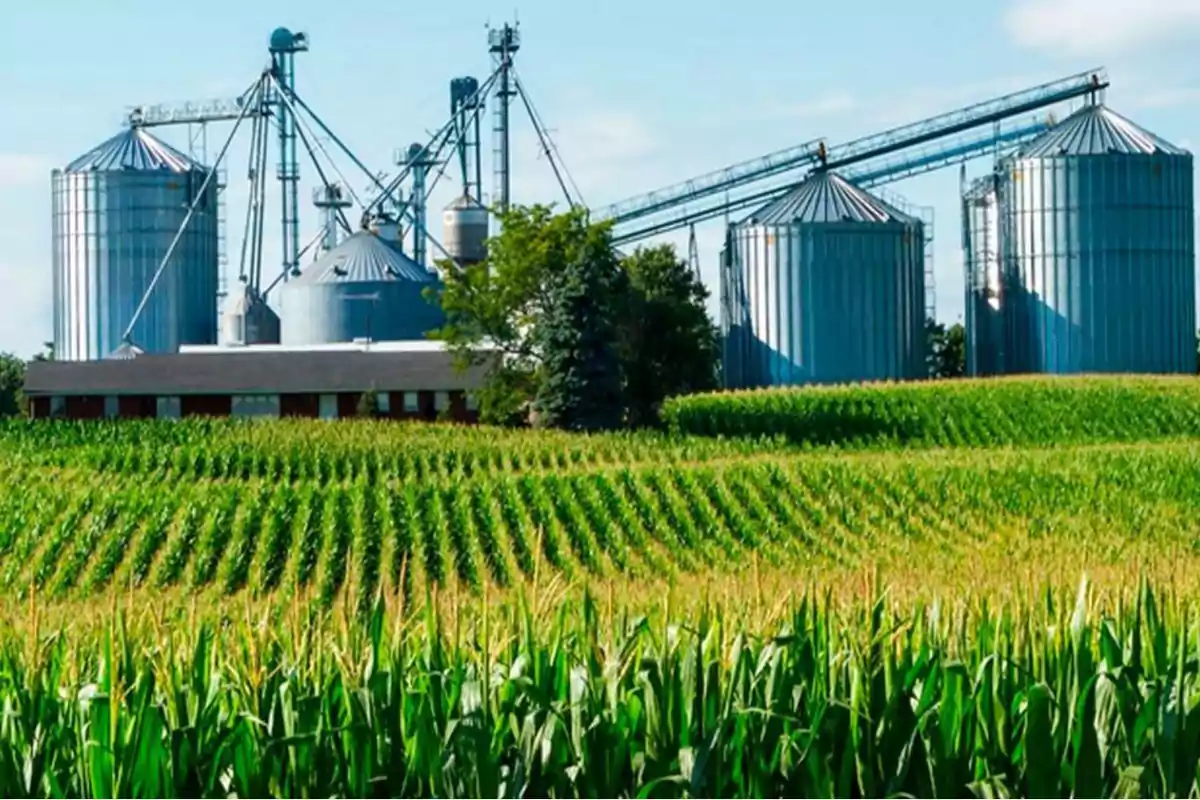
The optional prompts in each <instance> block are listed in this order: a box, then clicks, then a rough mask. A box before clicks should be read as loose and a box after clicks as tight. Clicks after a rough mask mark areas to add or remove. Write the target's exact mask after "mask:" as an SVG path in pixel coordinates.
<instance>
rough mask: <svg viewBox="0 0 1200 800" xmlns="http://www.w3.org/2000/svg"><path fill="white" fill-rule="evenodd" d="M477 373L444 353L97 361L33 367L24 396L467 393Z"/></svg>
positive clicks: (232, 352) (230, 354)
mask: <svg viewBox="0 0 1200 800" xmlns="http://www.w3.org/2000/svg"><path fill="white" fill-rule="evenodd" d="M484 370H485V368H484V367H471V368H470V369H468V370H467V371H466V372H462V373H460V372H458V371H457V370H456V369H455V367H454V363H453V355H452V354H451V353H450V352H448V351H444V350H413V351H408V352H395V351H392V352H388V351H379V352H370V351H368V352H330V351H321V350H309V351H306V350H282V351H278V352H262V351H257V352H256V351H248V350H242V349H241V348H229V349H228V350H227V351H225V352H220V353H213V352H207V353H162V354H159V353H147V354H143V355H139V356H137V357H136V358H129V359H122V360H101V361H33V362H30V363H29V364H28V365H27V367H26V373H25V394H27V395H29V396H31V397H35V396H38V395H158V396H172V395H196V394H333V393H337V392H362V391H367V390H368V389H375V390H376V391H381V392H402V391H403V392H410V391H421V390H427V391H451V390H472V389H477V388H479V387H480V386H482V384H483V377H484Z"/></svg>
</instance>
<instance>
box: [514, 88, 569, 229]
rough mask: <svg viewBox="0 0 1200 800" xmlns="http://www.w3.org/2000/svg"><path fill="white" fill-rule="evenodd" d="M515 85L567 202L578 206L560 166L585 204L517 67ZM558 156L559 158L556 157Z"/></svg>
mask: <svg viewBox="0 0 1200 800" xmlns="http://www.w3.org/2000/svg"><path fill="white" fill-rule="evenodd" d="M512 73H513V85H515V86H516V88H517V94H518V96H520V98H521V102H522V103H523V104H524V106H525V112H526V113H527V114H529V121H530V122H532V123H533V129H534V131H535V132H536V133H537V135H538V140H539V141H540V142H541V145H542V152H543V153H545V154H546V160H547V161H549V162H550V169H552V170H554V177H555V179H556V180H557V181H558V186H559V188H560V189H562V193H563V195H564V196H565V197H566V198H567V204H568V205H569V206H570V207H571V208H575V207H576V203H575V201H574V200H572V199H571V193H570V192H569V191H568V190H567V185H566V183H564V182H563V176H562V174H559V166H560V165H561V167H562V172H563V174H565V175H566V177H567V181H568V182H570V184H571V187H572V188H573V189H574V190H575V195H576V197H578V198H579V203H578V205H585V203H584V201H583V192H581V191H579V185H578V184H577V183H575V178H573V177H572V176H571V171H570V170H569V169H567V164H566V161H565V160H564V159H563V157H562V153H561V152H559V150H558V145H557V144H555V142H554V140H553V139H552V138H551V137H550V131H549V130H548V129H547V128H546V125H545V123H544V122H543V121H542V116H541V114H539V113H538V112H537V109H536V108H534V105H533V100H532V98H530V97H529V92H527V91H526V89H525V84H524V82H523V81H522V80H521V76H520V75H518V74H517V69H516V67H513V68H512ZM556 157H557V158H556Z"/></svg>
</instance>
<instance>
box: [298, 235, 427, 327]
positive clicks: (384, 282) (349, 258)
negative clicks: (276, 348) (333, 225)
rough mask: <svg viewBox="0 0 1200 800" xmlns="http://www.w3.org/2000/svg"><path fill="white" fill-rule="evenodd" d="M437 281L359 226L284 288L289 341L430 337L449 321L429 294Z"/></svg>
mask: <svg viewBox="0 0 1200 800" xmlns="http://www.w3.org/2000/svg"><path fill="white" fill-rule="evenodd" d="M437 283H438V281H437V277H436V275H435V274H434V273H433V272H431V271H429V270H427V269H425V268H424V267H422V266H421V265H420V264H418V263H417V262H415V261H413V260H412V259H411V258H409V257H408V256H406V255H404V253H402V252H400V249H399V248H398V247H395V246H393V245H390V244H387V243H385V242H384V241H383V240H382V239H380V238H379V237H378V236H377V235H375V234H374V233H372V232H371V231H358V232H357V233H355V234H354V235H353V236H350V237H348V238H347V239H346V240H345V241H343V242H342V243H341V244H339V245H338V246H337V247H335V248H333V249H332V250H330V251H329V252H327V253H325V254H324V255H322V256H321V257H320V258H318V259H317V260H316V261H314V262H313V263H312V264H311V265H310V266H309V267H307V268H306V269H305V270H304V271H303V272H302V273H301V274H300V277H298V278H295V279H293V280H291V281H289V282H288V283H286V284H285V285H284V286H283V287H282V289H281V291H280V295H281V298H282V299H281V300H280V305H281V311H282V314H281V316H282V318H283V337H282V339H283V344H285V345H292V346H303V345H312V344H332V343H336V342H352V341H355V340H356V339H370V340H372V341H377V342H391V341H407V340H414V339H424V338H425V333H426V332H427V331H430V330H432V329H434V328H437V327H439V326H441V324H442V321H443V317H442V312H441V309H440V308H439V307H438V306H437V305H436V304H434V303H432V302H430V301H429V300H427V299H426V298H425V296H424V290H425V289H426V288H428V287H431V286H436V285H437Z"/></svg>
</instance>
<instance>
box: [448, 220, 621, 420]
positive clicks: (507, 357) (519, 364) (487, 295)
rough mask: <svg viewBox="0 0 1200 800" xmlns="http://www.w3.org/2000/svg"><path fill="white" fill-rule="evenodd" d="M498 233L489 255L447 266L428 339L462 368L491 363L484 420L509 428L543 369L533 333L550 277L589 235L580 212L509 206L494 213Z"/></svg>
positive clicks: (591, 229)
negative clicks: (436, 324)
mask: <svg viewBox="0 0 1200 800" xmlns="http://www.w3.org/2000/svg"><path fill="white" fill-rule="evenodd" d="M496 215H497V217H498V219H499V222H500V226H501V228H500V232H499V233H498V234H497V235H496V236H493V237H492V238H491V239H489V240H488V253H487V258H486V259H485V260H484V261H482V262H480V263H478V264H473V265H469V266H465V267H460V266H458V265H456V264H454V263H452V262H449V261H443V262H441V264H440V266H441V268H442V274H443V286H442V289H441V290H440V292H439V293H438V297H437V300H438V302H439V303H440V304H441V307H442V310H443V312H444V313H445V315H446V323H445V325H444V326H443V327H442V328H440V329H438V330H437V331H433V332H431V334H430V336H431V338H434V339H440V340H442V341H444V342H445V343H446V346H447V348H448V349H449V350H450V351H451V352H452V353H453V354H454V357H455V361H456V363H457V364H458V366H459V367H460V368H465V367H467V366H468V365H471V364H479V365H484V366H486V370H487V373H486V379H485V384H484V387H483V389H482V391H480V392H479V412H480V418H481V419H482V420H483V421H484V422H489V423H512V422H515V421H518V420H520V419H523V418H525V417H526V416H527V414H528V402H529V399H530V398H531V397H532V396H533V394H534V393H535V392H536V389H537V385H538V380H539V376H540V371H541V367H542V352H541V346H540V343H539V341H538V337H537V336H536V333H537V327H538V324H539V322H540V320H541V319H542V318H543V317H544V316H545V313H546V309H547V308H548V304H549V292H550V284H551V278H552V277H553V276H556V275H561V274H563V273H564V272H565V271H566V270H567V268H568V267H569V266H570V265H572V264H574V263H576V262H577V261H578V259H579V256H580V254H581V253H582V251H583V247H584V243H585V242H586V241H587V240H588V237H589V235H591V234H592V233H595V232H597V231H599V230H602V229H606V226H603V225H590V224H589V223H588V221H587V217H586V212H585V211H584V210H583V209H574V210H571V211H567V212H565V213H562V214H555V213H554V212H553V210H552V208H551V207H549V206H542V205H535V206H530V207H522V206H512V207H510V208H509V209H507V210H505V211H499V212H497V213H496Z"/></svg>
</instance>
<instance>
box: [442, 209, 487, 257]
mask: <svg viewBox="0 0 1200 800" xmlns="http://www.w3.org/2000/svg"><path fill="white" fill-rule="evenodd" d="M442 227H443V232H442V240H443V241H444V243H445V246H446V254H447V255H448V256H449V257H450V258H452V259H453V260H454V261H456V262H458V263H459V264H478V263H479V262H480V261H483V260H484V259H485V258H486V257H487V238H488V210H487V209H486V208H484V207H483V206H481V205H480V204H479V203H477V202H476V201H475V200H474V199H472V198H470V197H466V196H464V197H460V198H458V199H457V200H455V201H454V202H453V203H451V204H450V205H448V206H446V210H445V211H443V212H442Z"/></svg>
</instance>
